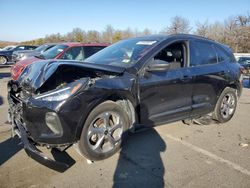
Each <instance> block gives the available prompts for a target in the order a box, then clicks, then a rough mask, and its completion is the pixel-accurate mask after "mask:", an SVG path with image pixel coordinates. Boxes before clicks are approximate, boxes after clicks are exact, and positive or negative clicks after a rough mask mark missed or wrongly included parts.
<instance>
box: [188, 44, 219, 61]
mask: <svg viewBox="0 0 250 188" xmlns="http://www.w3.org/2000/svg"><path fill="white" fill-rule="evenodd" d="M190 50H191V56H190V65H191V66H198V65H207V64H214V63H217V56H216V52H215V49H214V47H213V45H212V44H211V43H208V42H203V41H192V43H191V45H190Z"/></svg>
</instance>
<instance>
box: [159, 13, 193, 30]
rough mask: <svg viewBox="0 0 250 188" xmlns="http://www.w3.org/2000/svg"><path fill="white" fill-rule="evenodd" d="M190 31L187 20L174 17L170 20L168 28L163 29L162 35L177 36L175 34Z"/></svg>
mask: <svg viewBox="0 0 250 188" xmlns="http://www.w3.org/2000/svg"><path fill="white" fill-rule="evenodd" d="M190 31H191V27H190V23H189V21H188V19H186V18H183V17H181V16H175V17H173V18H172V19H171V24H170V26H169V27H167V28H166V29H164V30H163V31H162V33H167V34H177V33H189V32H190Z"/></svg>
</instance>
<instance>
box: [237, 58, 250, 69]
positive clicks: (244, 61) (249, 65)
mask: <svg viewBox="0 0 250 188" xmlns="http://www.w3.org/2000/svg"><path fill="white" fill-rule="evenodd" d="M237 62H238V63H239V64H240V65H241V66H242V67H244V68H245V69H246V73H250V57H238V58H237Z"/></svg>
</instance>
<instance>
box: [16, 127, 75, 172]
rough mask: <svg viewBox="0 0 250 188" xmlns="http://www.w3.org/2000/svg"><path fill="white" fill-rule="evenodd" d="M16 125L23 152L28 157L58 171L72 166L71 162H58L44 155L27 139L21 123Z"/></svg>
mask: <svg viewBox="0 0 250 188" xmlns="http://www.w3.org/2000/svg"><path fill="white" fill-rule="evenodd" d="M17 127H18V130H19V131H20V135H21V139H22V142H23V144H24V149H25V152H26V153H27V154H28V156H29V157H31V158H32V159H34V160H36V161H37V162H39V163H41V164H43V165H45V166H47V167H49V168H51V169H53V170H56V171H58V172H64V171H65V170H67V169H68V168H69V167H70V166H72V164H67V163H63V162H59V161H56V160H54V159H51V158H49V157H47V156H46V155H44V153H42V152H41V151H40V150H39V149H37V147H36V146H35V145H34V144H33V143H32V141H30V140H29V139H28V137H27V133H26V131H25V129H24V128H23V127H22V125H17Z"/></svg>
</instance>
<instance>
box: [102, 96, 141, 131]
mask: <svg viewBox="0 0 250 188" xmlns="http://www.w3.org/2000/svg"><path fill="white" fill-rule="evenodd" d="M106 100H111V101H114V102H116V103H118V104H119V105H121V106H122V107H123V109H124V110H125V111H126V112H127V113H128V117H129V121H130V127H129V128H132V127H133V125H134V124H135V123H136V122H137V120H138V114H137V112H136V108H135V106H134V105H133V103H132V102H131V100H129V99H127V98H124V97H121V96H119V95H112V96H109V97H108V98H106V99H105V101H106Z"/></svg>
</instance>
